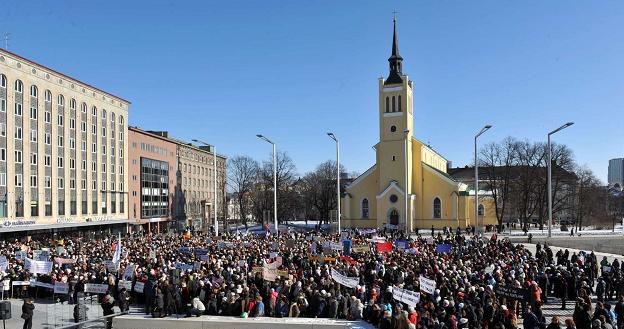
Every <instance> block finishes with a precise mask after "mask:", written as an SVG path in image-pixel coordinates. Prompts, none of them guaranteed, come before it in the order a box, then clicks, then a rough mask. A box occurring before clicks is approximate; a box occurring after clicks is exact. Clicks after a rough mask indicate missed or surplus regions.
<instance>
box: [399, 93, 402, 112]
mask: <svg viewBox="0 0 624 329" xmlns="http://www.w3.org/2000/svg"><path fill="white" fill-rule="evenodd" d="M402 111H403V109H402V108H401V95H399V112H402Z"/></svg>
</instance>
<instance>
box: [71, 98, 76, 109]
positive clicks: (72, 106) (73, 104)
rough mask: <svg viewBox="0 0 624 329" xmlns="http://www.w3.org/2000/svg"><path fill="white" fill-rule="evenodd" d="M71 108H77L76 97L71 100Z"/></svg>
mask: <svg viewBox="0 0 624 329" xmlns="http://www.w3.org/2000/svg"><path fill="white" fill-rule="evenodd" d="M69 108H70V109H72V110H76V100H75V99H73V98H72V99H70V100H69Z"/></svg>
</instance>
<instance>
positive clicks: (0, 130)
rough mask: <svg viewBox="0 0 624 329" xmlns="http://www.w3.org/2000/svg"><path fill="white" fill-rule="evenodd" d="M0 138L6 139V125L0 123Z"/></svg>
mask: <svg viewBox="0 0 624 329" xmlns="http://www.w3.org/2000/svg"><path fill="white" fill-rule="evenodd" d="M0 136H2V137H6V123H0Z"/></svg>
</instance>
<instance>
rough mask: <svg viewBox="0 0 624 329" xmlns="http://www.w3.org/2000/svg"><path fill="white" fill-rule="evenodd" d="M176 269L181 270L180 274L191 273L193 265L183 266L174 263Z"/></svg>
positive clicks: (182, 264)
mask: <svg viewBox="0 0 624 329" xmlns="http://www.w3.org/2000/svg"><path fill="white" fill-rule="evenodd" d="M176 268H177V269H179V270H181V271H182V272H186V271H192V270H193V265H189V264H184V263H176Z"/></svg>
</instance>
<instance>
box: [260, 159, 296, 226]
mask: <svg viewBox="0 0 624 329" xmlns="http://www.w3.org/2000/svg"><path fill="white" fill-rule="evenodd" d="M276 158H277V161H276V164H277V166H276V167H277V168H276V169H277V170H276V171H277V175H276V176H277V218H278V221H282V220H287V219H289V218H292V217H293V214H294V213H295V210H296V207H297V200H294V199H293V198H296V197H297V193H294V189H295V183H296V182H297V168H296V167H295V164H294V162H293V161H292V159H291V158H290V157H289V156H288V154H287V153H285V152H278V153H277V155H276ZM257 179H258V181H257V185H256V188H255V191H254V193H253V198H254V201H253V203H254V212H255V213H256V215H258V218H262V219H263V220H264V217H266V216H265V214H268V213H272V212H273V155H272V154H271V157H270V159H269V160H268V161H264V162H263V163H262V167H261V168H260V170H259V171H258V176H257Z"/></svg>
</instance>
